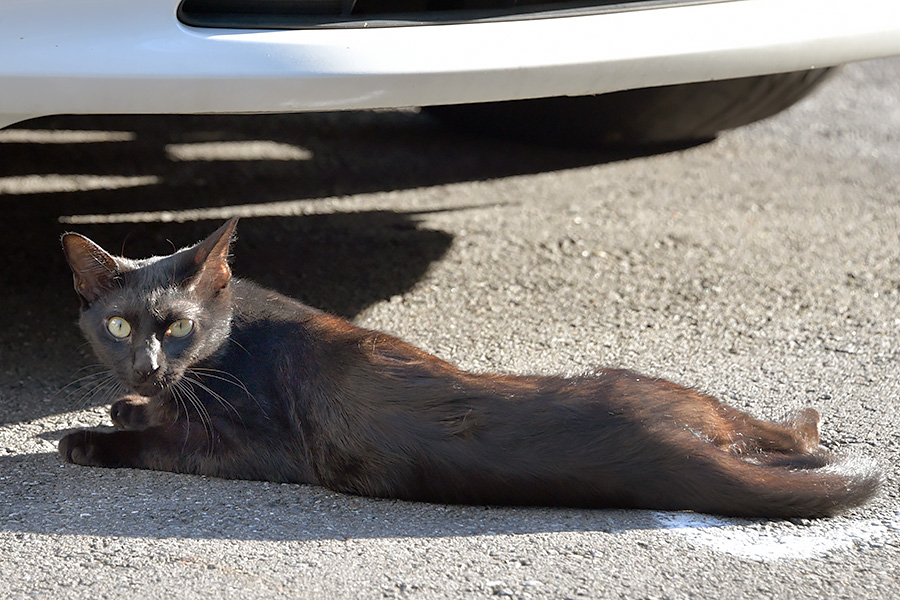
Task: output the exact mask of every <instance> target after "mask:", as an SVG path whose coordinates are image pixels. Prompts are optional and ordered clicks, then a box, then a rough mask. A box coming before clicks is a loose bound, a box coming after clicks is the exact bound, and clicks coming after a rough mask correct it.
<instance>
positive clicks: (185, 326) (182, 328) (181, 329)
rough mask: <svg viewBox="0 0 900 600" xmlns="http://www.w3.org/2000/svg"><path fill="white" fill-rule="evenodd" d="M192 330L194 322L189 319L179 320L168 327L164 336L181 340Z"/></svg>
mask: <svg viewBox="0 0 900 600" xmlns="http://www.w3.org/2000/svg"><path fill="white" fill-rule="evenodd" d="M193 330H194V322H193V321H191V320H190V319H179V320H177V321H175V322H174V323H172V324H171V325H169V328H168V329H166V335H171V336H172V337H174V338H182V337H184V336H186V335H187V334H189V333H190V332H192V331H193Z"/></svg>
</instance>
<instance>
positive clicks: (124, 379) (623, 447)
mask: <svg viewBox="0 0 900 600" xmlns="http://www.w3.org/2000/svg"><path fill="white" fill-rule="evenodd" d="M235 225H236V220H235V219H232V220H231V221H229V222H228V223H226V224H225V225H224V226H222V227H221V228H220V229H219V230H218V231H216V232H215V233H213V234H212V235H211V236H210V237H209V238H207V239H206V240H204V241H203V242H201V243H199V244H197V245H195V246H193V247H190V248H185V249H183V250H181V251H179V252H176V253H174V254H172V255H169V256H162V257H153V258H147V259H143V260H131V259H127V258H122V257H115V256H112V255H111V254H109V253H108V252H106V251H105V250H103V249H102V248H100V247H99V246H98V245H96V244H95V243H93V242H91V241H90V240H88V239H87V238H85V237H82V236H80V235H77V234H66V235H65V236H63V240H62V242H63V247H64V250H65V254H66V258H67V260H68V262H69V265H70V266H71V268H72V271H73V273H74V280H75V290H76V291H77V293H78V296H79V297H80V299H81V319H80V325H81V329H82V330H83V331H84V334H85V335H86V336H87V338H88V340H89V341H90V343H91V345H92V346H93V349H94V351H95V353H96V354H97V356H98V357H99V358H100V360H101V361H102V362H103V363H104V364H105V365H106V366H108V367H109V368H110V369H111V370H112V372H113V373H114V374H115V376H116V377H117V378H118V380H119V382H120V383H121V384H122V385H123V386H124V388H125V389H128V390H129V391H130V392H131V393H130V394H129V395H126V396H125V397H123V398H121V399H119V400H118V401H116V402H115V403H114V404H113V406H112V420H113V422H114V423H115V425H116V426H117V427H118V429H117V430H115V431H98V430H82V431H78V432H75V433H72V434H69V435H67V436H66V437H64V438H63V439H62V441H61V442H60V444H59V452H60V454H61V455H62V457H63V458H64V459H65V460H67V461H69V462H73V463H77V464H81V465H92V466H102V467H133V468H141V469H157V470H164V471H175V472H181V473H197V474H204V475H213V476H217V477H226V478H240V479H257V480H268V481H275V482H296V483H312V484H318V485H322V486H325V487H328V488H330V489H332V490H337V491H340V492H347V493H351V494H359V495H364V496H375V497H384V498H400V499H405V500H418V501H428V502H447V503H466V504H495V505H547V506H571V507H598V508H599V507H634V508H652V509H661V510H682V509H687V510H694V511H700V512H709V513H718V514H723V515H734V516H745V517H820V516H825V515H831V514H833V513H835V512H837V511H840V510H842V509H846V508H848V507H853V506H857V505H859V504H862V503H863V502H865V501H866V500H868V499H869V498H870V497H872V496H873V494H874V493H875V492H876V490H877V488H878V485H879V479H880V476H879V474H878V473H877V472H875V471H872V470H870V469H865V468H853V467H851V466H850V465H849V463H848V462H847V461H842V460H840V459H839V458H838V457H836V456H835V455H833V454H832V453H830V452H828V451H827V450H825V449H824V448H822V447H821V446H820V445H819V432H818V422H819V415H818V413H817V412H816V411H815V410H812V409H804V410H802V411H800V412H799V413H798V414H797V415H796V416H795V417H794V418H793V419H792V420H789V421H788V422H785V423H769V422H765V421H760V420H757V419H754V418H753V417H751V416H749V415H747V414H745V413H743V412H741V411H739V410H737V409H734V408H732V407H730V406H727V405H725V404H723V403H721V402H720V401H718V400H716V399H715V398H712V397H710V396H707V395H705V394H702V393H699V392H696V391H694V390H691V389H688V388H684V387H681V386H679V385H676V384H674V383H671V382H669V381H665V380H662V379H656V378H652V377H645V376H643V375H640V374H637V373H634V372H631V371H626V370H618V369H608V370H600V371H597V372H596V373H593V374H590V375H584V376H579V377H534V376H513V375H489V374H472V373H467V372H464V371H461V370H459V369H457V368H456V367H454V366H452V365H450V364H448V363H446V362H444V361H443V360H440V359H438V358H436V357H434V356H431V355H430V354H427V353H425V352H423V351H422V350H419V349H417V348H414V347H413V346H410V345H409V344H406V343H404V342H402V341H400V340H398V339H396V338H394V337H392V336H390V335H387V334H384V333H379V332H377V331H371V330H368V329H363V328H360V327H357V326H355V325H353V324H351V323H349V322H347V321H345V320H343V319H340V318H337V317H334V316H331V315H328V314H326V313H323V312H320V311H318V310H315V309H313V308H310V307H308V306H305V305H303V304H301V303H299V302H297V301H295V300H292V299H290V298H287V297H285V296H282V295H280V294H278V293H276V292H273V291H270V290H267V289H264V288H262V287H260V286H258V285H256V284H254V283H251V282H249V281H245V280H241V279H236V278H233V277H232V274H231V268H230V267H229V263H228V252H229V248H230V245H231V241H232V237H233V233H234V229H235Z"/></svg>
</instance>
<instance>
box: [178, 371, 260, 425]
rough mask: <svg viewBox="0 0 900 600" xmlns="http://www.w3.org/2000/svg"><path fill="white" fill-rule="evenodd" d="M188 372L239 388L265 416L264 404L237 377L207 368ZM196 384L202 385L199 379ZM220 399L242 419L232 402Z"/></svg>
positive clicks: (209, 390)
mask: <svg viewBox="0 0 900 600" xmlns="http://www.w3.org/2000/svg"><path fill="white" fill-rule="evenodd" d="M188 372H189V373H190V374H191V375H196V377H197V378H203V377H207V378H209V379H215V380H217V381H221V382H224V383H228V384H231V385H233V386H235V387H237V388H238V389H240V390H241V391H242V392H244V394H245V395H246V396H247V397H248V398H250V399H251V400H252V401H253V403H254V404H256V407H257V408H258V409H259V410H260V411H261V412H262V413H263V414H265V410H264V409H263V406H262V404H260V402H259V400H257V399H256V397H255V396H254V395H253V394H252V393H251V392H250V389H249V388H248V387H247V386H246V385H245V384H244V382H243V381H241V380H240V379H239V378H238V377H237V376H235V375H233V374H231V373H229V372H227V371H222V370H220V369H209V368H205V367H191V368H190V369H188ZM195 382H196V383H198V384H199V383H201V382H200V381H199V380H197V379H195ZM204 387H205V389H206V391H208V392H210V393H213V391H212V390H211V389H209V387H207V386H204ZM218 398H219V399H220V402H224V403H225V404H227V405H228V406H227V407H226V408H230V409H231V410H233V411H234V412H235V414H237V415H238V417H240V413H239V412H238V411H237V410H236V409H235V408H234V406H233V405H232V404H231V403H230V402H227V401H226V400H225V399H224V398H223V397H222V396H218Z"/></svg>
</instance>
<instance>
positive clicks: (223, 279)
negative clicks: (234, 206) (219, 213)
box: [188, 217, 238, 294]
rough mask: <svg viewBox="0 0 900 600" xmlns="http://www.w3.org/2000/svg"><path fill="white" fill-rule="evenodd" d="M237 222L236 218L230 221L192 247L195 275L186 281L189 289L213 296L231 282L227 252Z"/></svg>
mask: <svg viewBox="0 0 900 600" xmlns="http://www.w3.org/2000/svg"><path fill="white" fill-rule="evenodd" d="M237 222H238V219H237V217H234V218H233V219H230V220H229V221H228V222H227V223H225V224H224V225H222V226H221V227H219V228H218V229H217V230H216V231H215V232H213V234H212V235H210V236H209V237H208V238H206V239H205V240H203V241H202V242H200V243H199V244H197V245H196V246H194V248H193V249H192V250H193V257H192V258H193V262H194V268H195V269H196V273H195V275H193V276H192V277H191V278H190V279H189V280H188V287H189V288H191V289H197V288H201V289H203V290H204V291H206V292H208V293H211V294H214V293H216V292H218V291H219V290H221V289H222V288H224V287H225V286H226V285H228V282H229V281H231V267H230V266H229V265H228V250H229V248H230V247H231V242H232V240H233V239H234V228H235V227H236V226H237Z"/></svg>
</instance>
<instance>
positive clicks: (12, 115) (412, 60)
mask: <svg viewBox="0 0 900 600" xmlns="http://www.w3.org/2000/svg"><path fill="white" fill-rule="evenodd" d="M892 55H900V2H898V1H897V0H853V1H852V2H849V1H846V0H843V1H837V0H564V1H559V0H25V1H23V0H0V59H2V60H0V127H3V126H6V125H9V124H12V123H15V122H18V121H22V120H25V119H28V118H31V117H35V116H43V115H51V114H73V113H74V114H98V113H245V112H253V113H260V112H299V111H330V110H344V109H363V108H390V107H405V106H426V107H439V108H435V109H432V110H433V112H434V113H435V114H436V115H438V116H439V117H442V118H445V119H448V120H455V121H456V122H457V123H460V124H463V125H465V126H469V127H479V128H494V129H503V130H506V131H508V132H515V131H521V132H525V133H528V134H529V135H537V136H541V135H543V136H545V137H551V138H554V139H556V140H562V141H566V140H571V141H576V142H585V141H586V142H588V143H594V142H596V143H598V144H603V143H626V144H647V143H660V142H662V143H667V142H677V141H684V140H693V139H703V138H708V137H711V136H714V135H715V134H716V133H717V132H718V131H720V130H722V129H727V128H730V127H735V126H738V125H742V124H744V123H747V122H750V121H753V120H756V119H759V118H762V117H765V116H768V115H770V114H772V113H774V112H777V111H778V110H781V109H782V108H785V107H786V106H789V105H790V104H791V103H793V102H795V101H796V100H798V99H799V98H800V97H802V96H803V95H804V94H805V93H806V92H807V91H809V90H810V89H811V88H812V87H814V86H815V85H817V84H818V83H819V82H820V81H821V80H822V79H823V75H824V74H825V73H826V72H827V71H828V69H829V68H830V67H833V66H836V65H840V64H843V63H847V62H851V61H859V60H866V59H872V58H878V57H885V56H892ZM508 101H513V102H508ZM447 105H456V106H447Z"/></svg>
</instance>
